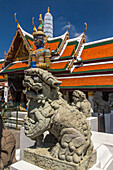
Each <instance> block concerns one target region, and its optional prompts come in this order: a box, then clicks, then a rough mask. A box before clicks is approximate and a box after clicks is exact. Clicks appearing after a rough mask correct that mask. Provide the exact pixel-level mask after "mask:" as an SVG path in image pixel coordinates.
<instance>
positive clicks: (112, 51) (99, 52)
mask: <svg viewBox="0 0 113 170" xmlns="http://www.w3.org/2000/svg"><path fill="white" fill-rule="evenodd" d="M110 56H113V44H106V45H102V46H97V47H92V48H87V49H84V50H83V52H82V54H81V58H82V60H91V59H97V58H104V57H110Z"/></svg>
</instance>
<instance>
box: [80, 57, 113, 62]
mask: <svg viewBox="0 0 113 170" xmlns="http://www.w3.org/2000/svg"><path fill="white" fill-rule="evenodd" d="M110 58H111V59H113V56H110V57H102V58H93V59H90V60H82V61H83V62H85V61H93V60H100V61H101V60H103V59H104V60H106V59H110Z"/></svg>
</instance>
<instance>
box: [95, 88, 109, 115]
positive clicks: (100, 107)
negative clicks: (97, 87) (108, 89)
mask: <svg viewBox="0 0 113 170" xmlns="http://www.w3.org/2000/svg"><path fill="white" fill-rule="evenodd" d="M102 97H103V95H102V92H98V91H97V92H95V94H94V98H93V102H94V112H98V111H100V112H103V111H104V113H110V112H111V109H110V104H109V103H108V102H106V101H105V100H103V98H102Z"/></svg>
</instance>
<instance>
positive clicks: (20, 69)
mask: <svg viewBox="0 0 113 170" xmlns="http://www.w3.org/2000/svg"><path fill="white" fill-rule="evenodd" d="M26 69H28V67H21V68H16V69H10V70H7V69H5V70H4V71H3V72H2V73H9V72H15V71H22V70H26Z"/></svg>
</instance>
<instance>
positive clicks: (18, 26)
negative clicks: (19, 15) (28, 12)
mask: <svg viewBox="0 0 113 170" xmlns="http://www.w3.org/2000/svg"><path fill="white" fill-rule="evenodd" d="M14 18H15V22H16V23H17V29H19V28H20V25H19V23H18V21H17V19H16V13H15V14H14Z"/></svg>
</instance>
